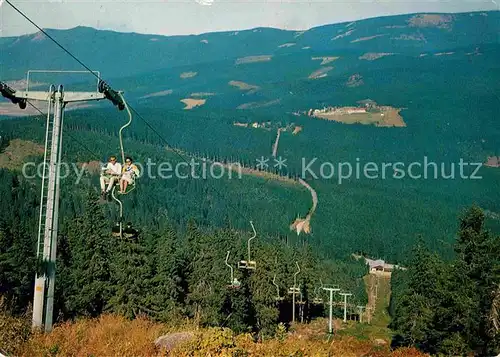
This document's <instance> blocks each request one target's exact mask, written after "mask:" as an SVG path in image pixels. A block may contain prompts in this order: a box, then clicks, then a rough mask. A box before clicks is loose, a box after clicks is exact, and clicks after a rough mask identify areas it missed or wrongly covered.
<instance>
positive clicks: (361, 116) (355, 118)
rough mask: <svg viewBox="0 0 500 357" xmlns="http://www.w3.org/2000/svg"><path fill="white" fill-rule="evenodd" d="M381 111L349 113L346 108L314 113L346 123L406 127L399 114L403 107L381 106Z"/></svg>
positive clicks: (322, 117)
mask: <svg viewBox="0 0 500 357" xmlns="http://www.w3.org/2000/svg"><path fill="white" fill-rule="evenodd" d="M380 108H381V110H380V112H359V113H358V112H353V113H348V112H347V111H348V110H344V111H343V109H345V108H339V109H338V110H335V111H331V112H320V113H314V114H313V117H315V118H320V119H326V120H332V121H336V122H339V123H344V124H364V125H375V126H376V127H383V128H385V127H398V128H401V127H405V126H406V123H405V122H404V120H403V117H402V116H401V115H400V114H399V113H400V112H401V110H402V109H400V108H393V107H388V106H384V107H380Z"/></svg>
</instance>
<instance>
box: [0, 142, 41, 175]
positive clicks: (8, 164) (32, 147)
mask: <svg viewBox="0 0 500 357" xmlns="http://www.w3.org/2000/svg"><path fill="white" fill-rule="evenodd" d="M43 152H44V147H43V146H41V145H38V144H36V143H34V142H32V141H26V140H20V139H14V140H11V141H10V142H9V146H7V147H6V148H5V150H4V151H3V152H2V153H0V168H3V169H8V170H20V169H21V168H22V167H23V163H24V159H26V158H28V157H30V156H41V155H43Z"/></svg>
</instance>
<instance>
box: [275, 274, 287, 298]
mask: <svg viewBox="0 0 500 357" xmlns="http://www.w3.org/2000/svg"><path fill="white" fill-rule="evenodd" d="M273 285H274V286H276V297H275V298H274V300H276V301H283V300H284V299H285V297H284V296H280V287H279V286H278V284H276V274H274V278H273Z"/></svg>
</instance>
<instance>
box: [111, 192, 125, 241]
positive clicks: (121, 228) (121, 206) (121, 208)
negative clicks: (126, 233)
mask: <svg viewBox="0 0 500 357" xmlns="http://www.w3.org/2000/svg"><path fill="white" fill-rule="evenodd" d="M115 189H116V186H114V187H113V190H111V197H113V200H115V201H116V202H118V204H119V205H120V238H123V237H122V235H123V204H122V201H120V200H119V199H118V198H116V196H115Z"/></svg>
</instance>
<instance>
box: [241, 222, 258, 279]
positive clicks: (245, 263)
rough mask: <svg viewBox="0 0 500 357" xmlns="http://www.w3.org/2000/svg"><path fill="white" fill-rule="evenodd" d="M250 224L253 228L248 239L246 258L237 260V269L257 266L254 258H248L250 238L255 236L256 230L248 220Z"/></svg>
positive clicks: (249, 268)
mask: <svg viewBox="0 0 500 357" xmlns="http://www.w3.org/2000/svg"><path fill="white" fill-rule="evenodd" d="M250 225H251V226H252V230H253V236H252V237H251V238H250V239H248V243H247V244H248V260H240V261H239V262H238V269H248V270H255V269H256V268H257V262H256V261H255V260H251V258H250V242H251V241H252V239H254V238H255V237H256V236H257V232H256V231H255V227H254V225H253V222H252V221H250Z"/></svg>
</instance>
